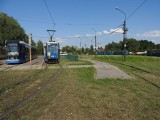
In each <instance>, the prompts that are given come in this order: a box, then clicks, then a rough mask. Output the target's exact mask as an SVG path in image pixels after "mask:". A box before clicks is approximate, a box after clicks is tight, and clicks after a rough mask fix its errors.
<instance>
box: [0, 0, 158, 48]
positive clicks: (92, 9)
mask: <svg viewBox="0 0 160 120" xmlns="http://www.w3.org/2000/svg"><path fill="white" fill-rule="evenodd" d="M45 1H46V3H47V5H48V8H49V10H50V12H51V15H52V17H53V20H54V22H55V26H54V25H53V21H52V20H51V18H50V15H49V13H48V11H47V8H46V5H45V2H44V0H0V12H4V13H6V14H8V15H9V16H12V17H13V18H15V19H16V20H17V21H18V22H19V23H20V25H21V26H22V27H23V29H24V30H25V32H26V33H27V34H29V33H32V35H33V39H34V40H35V41H36V42H37V41H38V40H42V41H43V42H46V41H48V40H49V35H48V33H47V29H55V30H56V32H55V33H54V40H56V41H59V42H60V44H61V47H63V46H66V45H69V46H71V45H73V46H77V47H79V46H80V41H81V46H82V47H84V45H85V44H86V46H87V47H88V46H90V45H91V44H92V45H94V34H95V31H94V30H96V35H97V43H98V46H102V47H104V46H105V45H106V44H108V43H111V42H112V41H113V42H119V41H121V40H122V39H123V35H122V34H121V32H122V30H121V29H119V30H118V31H117V32H119V33H114V34H108V33H110V32H111V31H113V30H115V29H117V28H121V26H120V25H122V23H123V21H124V14H122V13H121V12H120V11H117V10H116V9H115V8H116V7H118V8H119V9H121V10H123V11H124V12H125V13H126V15H127V17H128V16H129V15H131V14H132V13H133V11H134V10H135V9H136V8H137V7H138V6H139V5H140V4H142V3H143V2H144V0H45ZM159 6H160V0H147V1H146V2H145V4H143V6H141V7H140V8H139V9H138V10H137V11H136V12H135V13H134V14H133V15H132V16H130V17H129V18H128V19H127V28H128V32H127V37H128V38H136V39H138V40H141V39H143V40H144V39H147V40H151V41H153V42H155V43H156V44H158V43H160V13H159V12H160V7H159ZM90 28H92V29H90ZM93 29H94V30H93ZM79 37H80V38H79Z"/></svg>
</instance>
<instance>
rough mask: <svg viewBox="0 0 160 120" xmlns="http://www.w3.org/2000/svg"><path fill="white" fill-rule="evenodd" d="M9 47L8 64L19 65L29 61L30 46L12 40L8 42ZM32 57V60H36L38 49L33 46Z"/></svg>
mask: <svg viewBox="0 0 160 120" xmlns="http://www.w3.org/2000/svg"><path fill="white" fill-rule="evenodd" d="M6 47H7V59H6V63H7V64H18V63H24V62H27V61H29V57H30V55H29V49H30V45H29V44H27V43H25V42H23V41H17V40H10V41H7V42H6ZM31 50H32V55H31V58H32V59H34V58H36V48H35V47H33V46H31Z"/></svg>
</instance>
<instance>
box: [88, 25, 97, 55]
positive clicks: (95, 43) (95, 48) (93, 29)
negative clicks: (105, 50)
mask: <svg viewBox="0 0 160 120" xmlns="http://www.w3.org/2000/svg"><path fill="white" fill-rule="evenodd" d="M90 29H91V30H93V31H94V32H95V54H96V52H97V41H96V30H95V29H93V28H90Z"/></svg>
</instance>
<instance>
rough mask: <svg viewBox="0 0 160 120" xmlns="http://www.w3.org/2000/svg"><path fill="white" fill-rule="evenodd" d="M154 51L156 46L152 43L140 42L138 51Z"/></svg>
mask: <svg viewBox="0 0 160 120" xmlns="http://www.w3.org/2000/svg"><path fill="white" fill-rule="evenodd" d="M153 49H156V45H155V44H154V43H153V42H152V41H148V40H140V51H147V50H153Z"/></svg>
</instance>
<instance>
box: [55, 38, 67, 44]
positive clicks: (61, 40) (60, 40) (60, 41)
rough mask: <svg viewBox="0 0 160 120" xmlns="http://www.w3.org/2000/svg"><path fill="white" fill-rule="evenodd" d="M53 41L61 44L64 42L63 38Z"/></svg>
mask: <svg viewBox="0 0 160 120" xmlns="http://www.w3.org/2000/svg"><path fill="white" fill-rule="evenodd" d="M55 41H57V42H59V43H62V42H64V41H65V39H64V38H55Z"/></svg>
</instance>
